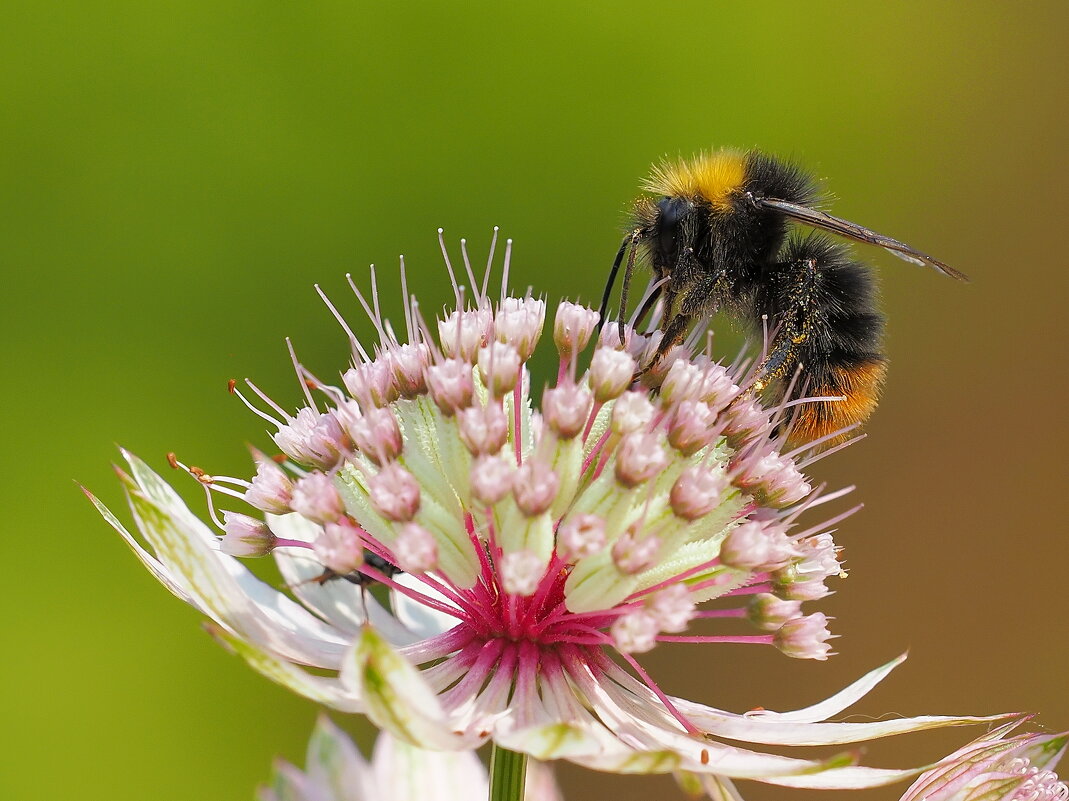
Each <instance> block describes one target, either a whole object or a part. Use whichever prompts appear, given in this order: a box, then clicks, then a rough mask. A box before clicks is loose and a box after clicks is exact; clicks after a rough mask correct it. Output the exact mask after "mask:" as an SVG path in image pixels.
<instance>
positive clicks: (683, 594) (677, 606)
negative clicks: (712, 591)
mask: <svg viewBox="0 0 1069 801" xmlns="http://www.w3.org/2000/svg"><path fill="white" fill-rule="evenodd" d="M645 606H646V612H648V613H649V614H650V615H651V616H652V617H653V619H654V620H656V621H657V625H658V627H659V628H660V630H661V631H683V630H684V629H686V628H687V624H688V623H690V620H691V618H692V617H694V612H695V609H694V601H693V600H691V596H690V591H689V590H688V589H687V586H686V585H685V584H670V585H669V586H667V587H665V588H664V589H663V590H657V592H655V593H652V594H651V595H650V596H649V597H648V598H647V599H646V604H645Z"/></svg>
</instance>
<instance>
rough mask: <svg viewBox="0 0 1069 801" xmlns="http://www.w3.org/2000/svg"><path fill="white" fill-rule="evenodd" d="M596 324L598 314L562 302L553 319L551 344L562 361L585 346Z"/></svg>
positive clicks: (585, 308) (573, 304) (576, 305)
mask: <svg viewBox="0 0 1069 801" xmlns="http://www.w3.org/2000/svg"><path fill="white" fill-rule="evenodd" d="M597 324H598V313H597V312H596V311H594V310H593V309H588V308H587V307H586V306H580V305H579V304H577V303H569V302H568V301H566V300H562V301H561V303H560V305H559V306H558V307H557V315H556V317H554V319H553V342H554V343H555V344H556V345H557V351H558V352H559V353H560V357H561V360H562V361H567V360H568V359H570V358H571V357H572V354H574V353H577V352H579V351H581V350H583V348H585V347H586V346H587V343H588V342H589V341H590V335H591V334H593V333H594V328H595V327H596V326H597Z"/></svg>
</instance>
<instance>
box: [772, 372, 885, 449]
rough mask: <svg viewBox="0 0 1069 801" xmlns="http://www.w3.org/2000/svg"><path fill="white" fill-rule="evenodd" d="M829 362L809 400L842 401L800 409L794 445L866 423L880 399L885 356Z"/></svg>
mask: <svg viewBox="0 0 1069 801" xmlns="http://www.w3.org/2000/svg"><path fill="white" fill-rule="evenodd" d="M835 361H837V360H835V359H833V360H830V361H828V362H826V363H825V364H824V365H823V366H822V369H821V370H820V371H819V372H817V373H816V374H815V375H814V380H813V381H811V382H810V383H809V385H808V387H807V388H806V390H805V395H806V396H808V397H814V398H816V397H842V398H843V400H834V401H812V402H809V403H803V404H801V405H800V406H798V407H796V408H797V411H796V412H795V414H794V418H793V420H792V425H791V437H790V441H791V444H792V445H796V444H801V443H805V442H812V441H813V440H816V439H820V438H821V437H824V436H827V435H829V434H834V433H835V432H836V431H840V430H842V429H844V428H846V427H848V426H852V425H854V424H855V423H863V422H865V420H867V419H868V418H869V416H870V415H871V414H872V413H873V411H875V409H876V404H877V403H878V402H879V399H880V390H881V389H882V387H883V380H884V376H885V375H886V374H887V361H886V360H885V359H884V358H883V357H882V356H875V355H872V356H864V357H856V356H855V357H849V358H842V359H841V360H838V361H839V363H837V364H836V363H835Z"/></svg>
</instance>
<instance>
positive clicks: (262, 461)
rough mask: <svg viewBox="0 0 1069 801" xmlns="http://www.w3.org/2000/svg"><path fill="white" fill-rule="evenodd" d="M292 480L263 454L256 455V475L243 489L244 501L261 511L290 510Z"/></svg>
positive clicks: (278, 513)
mask: <svg viewBox="0 0 1069 801" xmlns="http://www.w3.org/2000/svg"><path fill="white" fill-rule="evenodd" d="M292 499H293V482H292V481H290V478H289V476H287V475H286V472H285V471H284V470H283V469H282V468H281V467H279V466H278V465H277V464H275V463H274V462H273V461H271V460H270V459H268V458H267V457H266V456H264V455H263V454H257V455H256V475H255V476H253V479H252V485H251V486H250V487H249V488H248V489H247V490H245V502H246V503H248V504H250V505H251V506H255V507H256V508H257V509H259V510H260V511H262V512H270V513H271V514H273V515H284V514H286V513H287V512H289V511H290V501H291V500H292Z"/></svg>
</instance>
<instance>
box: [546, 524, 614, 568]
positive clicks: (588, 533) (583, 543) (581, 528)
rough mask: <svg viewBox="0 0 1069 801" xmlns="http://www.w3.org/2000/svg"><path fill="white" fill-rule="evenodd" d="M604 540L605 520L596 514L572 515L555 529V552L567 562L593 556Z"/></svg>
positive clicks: (601, 546)
mask: <svg viewBox="0 0 1069 801" xmlns="http://www.w3.org/2000/svg"><path fill="white" fill-rule="evenodd" d="M605 541H606V540H605V521H604V520H602V519H601V518H600V517H598V516H597V515H591V514H578V515H574V516H572V517H569V518H568V519H567V520H565V521H564V522H563V523H562V524H561V526H560V528H559V529H557V552H558V554H559V555H560V557H561V558H562V559H564V560H565V561H567V562H577V561H579V560H580V559H585V558H586V557H588V556H593V555H594V554H596V553H598V552H599V551H600V550H601V549H602V548H604V547H605Z"/></svg>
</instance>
